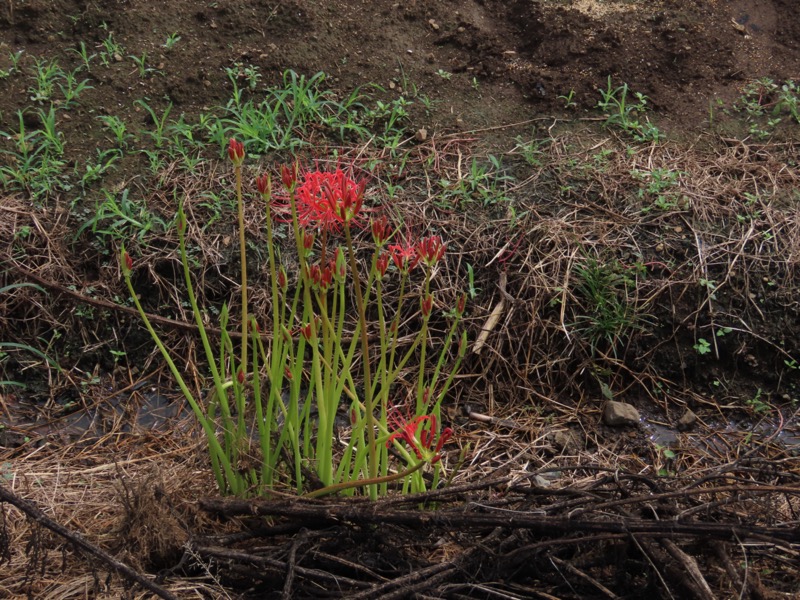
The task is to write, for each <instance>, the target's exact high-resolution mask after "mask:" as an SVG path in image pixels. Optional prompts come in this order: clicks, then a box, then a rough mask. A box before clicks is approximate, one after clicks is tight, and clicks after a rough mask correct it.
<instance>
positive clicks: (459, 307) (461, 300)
mask: <svg viewBox="0 0 800 600" xmlns="http://www.w3.org/2000/svg"><path fill="white" fill-rule="evenodd" d="M466 306H467V295H466V294H461V296H459V297H458V302H457V303H456V312H457V313H458V316H459V317H460V316H461V315H463V314H464V309H465V308H466Z"/></svg>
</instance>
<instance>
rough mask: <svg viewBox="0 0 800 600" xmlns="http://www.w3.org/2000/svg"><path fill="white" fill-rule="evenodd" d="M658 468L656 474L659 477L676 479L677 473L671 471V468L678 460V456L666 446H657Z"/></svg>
mask: <svg viewBox="0 0 800 600" xmlns="http://www.w3.org/2000/svg"><path fill="white" fill-rule="evenodd" d="M656 456H657V461H656V463H657V466H656V472H657V473H658V476H659V477H674V476H675V473H674V471H672V470H671V469H670V466H671V465H672V463H673V462H674V461H675V459H676V458H677V454H675V452H674V451H673V450H671V449H669V448H667V447H666V446H662V445H661V444H656Z"/></svg>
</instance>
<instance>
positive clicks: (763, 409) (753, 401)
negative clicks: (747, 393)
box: [747, 388, 772, 415]
mask: <svg viewBox="0 0 800 600" xmlns="http://www.w3.org/2000/svg"><path fill="white" fill-rule="evenodd" d="M761 396H762V391H761V388H758V389H757V390H756V393H755V396H753V397H752V398H750V399H749V400H747V406H749V407H750V408H751V409H752V411H753V412H754V413H756V414H757V415H763V414H765V413H768V412H769V411H770V409H771V408H772V406H771V405H770V404H769V403H768V402H765V401H764V400H762V399H761Z"/></svg>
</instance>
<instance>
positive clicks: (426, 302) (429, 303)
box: [421, 294, 433, 317]
mask: <svg viewBox="0 0 800 600" xmlns="http://www.w3.org/2000/svg"><path fill="white" fill-rule="evenodd" d="M421 307H422V314H423V316H426V317H428V316H430V314H431V310H433V296H432V295H430V294H428V295H427V296H426V297H425V298H424V299H423V300H422V302H421Z"/></svg>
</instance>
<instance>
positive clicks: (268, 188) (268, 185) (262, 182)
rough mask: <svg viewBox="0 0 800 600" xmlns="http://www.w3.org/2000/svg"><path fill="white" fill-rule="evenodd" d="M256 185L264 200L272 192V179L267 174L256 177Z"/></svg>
mask: <svg viewBox="0 0 800 600" xmlns="http://www.w3.org/2000/svg"><path fill="white" fill-rule="evenodd" d="M256 187H257V188H258V193H259V194H261V196H262V197H263V198H264V199H265V200H266V199H268V198H269V196H270V195H271V194H272V180H271V179H270V177H269V175H261V176H260V177H256Z"/></svg>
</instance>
